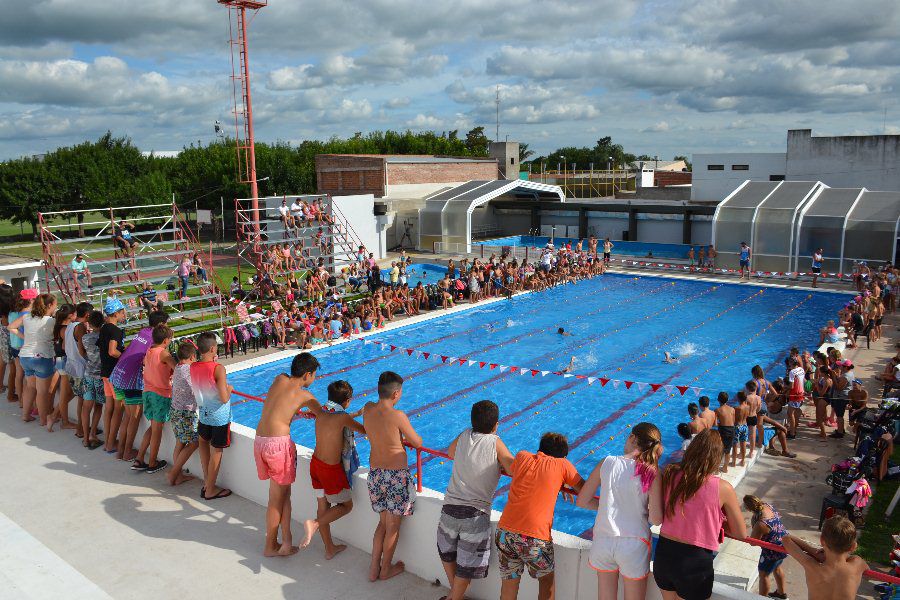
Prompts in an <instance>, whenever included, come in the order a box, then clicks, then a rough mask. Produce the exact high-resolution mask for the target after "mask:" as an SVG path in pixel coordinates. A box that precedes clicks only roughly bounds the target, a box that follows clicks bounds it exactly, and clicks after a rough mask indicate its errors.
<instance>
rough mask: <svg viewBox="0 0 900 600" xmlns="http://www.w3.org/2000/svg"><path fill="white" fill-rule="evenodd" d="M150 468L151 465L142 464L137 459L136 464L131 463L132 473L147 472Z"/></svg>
mask: <svg viewBox="0 0 900 600" xmlns="http://www.w3.org/2000/svg"><path fill="white" fill-rule="evenodd" d="M148 468H149V465H147V463H145V462H141V461H139V460H137V459H134V462H133V463H131V470H132V471H146V470H147V469H148Z"/></svg>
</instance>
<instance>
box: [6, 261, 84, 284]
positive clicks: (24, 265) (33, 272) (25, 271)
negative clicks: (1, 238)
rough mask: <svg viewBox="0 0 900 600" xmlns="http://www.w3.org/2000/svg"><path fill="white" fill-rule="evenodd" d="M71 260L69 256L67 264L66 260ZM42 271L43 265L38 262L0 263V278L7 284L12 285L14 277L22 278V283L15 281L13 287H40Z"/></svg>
mask: <svg viewBox="0 0 900 600" xmlns="http://www.w3.org/2000/svg"><path fill="white" fill-rule="evenodd" d="M64 258H65V257H64ZM71 260H72V259H71V257H70V258H69V260H68V261H67V264H68V262H71ZM43 273H44V267H43V266H42V265H41V263H39V262H21V263H16V264H12V265H0V279H2V280H3V281H5V282H6V283H8V284H9V285H13V283H14V282H13V280H14V279H20V278H21V279H24V282H23V283H24V285H21V286H20V285H19V283H20V282H18V281H16V282H15V285H13V287H15V288H21V287H27V288H40V287H41V279H42V277H41V276H42V275H43Z"/></svg>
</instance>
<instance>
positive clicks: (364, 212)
mask: <svg viewBox="0 0 900 600" xmlns="http://www.w3.org/2000/svg"><path fill="white" fill-rule="evenodd" d="M331 201H332V202H334V204H335V206H337V207H338V209H340V211H341V212H342V213H343V214H344V216H345V217H347V220H348V221H349V222H350V225H351V226H352V227H353V230H354V231H355V232H356V234H357V235H358V236H359V237H360V241H362V243H363V244H365V246H366V248H367V249H368V250H369V252H374V253H375V258H377V259H382V258H384V255H385V252H386V251H387V248H385V245H386V243H385V239H384V229H383V228H382V227H381V226H379V224H378V219H377V218H376V217H375V196H374V195H373V194H360V195H357V196H332V197H331Z"/></svg>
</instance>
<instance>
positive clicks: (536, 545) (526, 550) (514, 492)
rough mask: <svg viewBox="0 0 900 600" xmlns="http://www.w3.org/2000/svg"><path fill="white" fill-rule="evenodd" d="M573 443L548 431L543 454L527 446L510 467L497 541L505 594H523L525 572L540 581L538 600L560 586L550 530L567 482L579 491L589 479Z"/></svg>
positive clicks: (539, 450) (501, 592)
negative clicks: (572, 452)
mask: <svg viewBox="0 0 900 600" xmlns="http://www.w3.org/2000/svg"><path fill="white" fill-rule="evenodd" d="M568 454H569V442H568V441H567V440H566V437H565V436H564V435H562V434H560V433H545V434H544V435H543V436H542V437H541V443H540V446H539V447H538V452H537V454H532V453H531V452H527V451H525V450H522V451H521V452H519V453H518V454H516V458H515V460H513V463H512V466H511V467H510V470H509V474H510V475H511V476H512V484H510V487H509V500H508V501H507V503H506V507H505V508H504V509H503V515H501V517H500V522H499V523H497V533H496V534H495V536H494V541H495V543H496V544H497V550H498V551H499V553H500V577H501V578H502V580H503V583H502V584H501V587H500V597H501V598H503V599H504V600H509V599H512V598H517V597H518V595H519V583H520V582H521V581H522V573H523V572H524V570H525V567H528V574H529V575H531V576H532V577H534V578H535V579H537V580H538V598H541V599H544V598H552V597H553V593H554V588H555V583H554V578H553V572H554V570H555V563H554V559H553V540H552V539H551V538H550V528H551V527H552V525H553V512H554V510H555V508H556V497H557V495H558V494H559V490H560V488H561V487H562V486H563V485H564V484H565V485H568V486H569V487H571V488H573V489H574V490H575V491H576V492H578V491H580V490H581V486H582V485H583V484H584V480H583V479H581V477H580V476H579V475H578V471H577V470H575V465H573V464H572V463H571V462H569V461H568V460H567V459H566V456H567V455H568Z"/></svg>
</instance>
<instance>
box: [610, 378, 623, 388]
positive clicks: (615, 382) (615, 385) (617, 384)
mask: <svg viewBox="0 0 900 600" xmlns="http://www.w3.org/2000/svg"><path fill="white" fill-rule="evenodd" d="M612 382H613V387H614V388H616V389H619V384H620V383H622V382H621V381H619V380H618V379H613V380H612Z"/></svg>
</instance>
